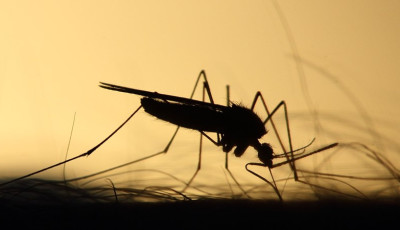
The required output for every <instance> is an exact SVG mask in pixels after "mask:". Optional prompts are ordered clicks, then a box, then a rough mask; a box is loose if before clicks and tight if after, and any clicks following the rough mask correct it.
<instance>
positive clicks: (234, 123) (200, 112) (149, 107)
mask: <svg viewBox="0 0 400 230" xmlns="http://www.w3.org/2000/svg"><path fill="white" fill-rule="evenodd" d="M201 77H203V78H204V82H203V96H202V101H199V100H194V99H192V97H193V95H194V93H195V91H196V88H197V86H198V83H199V81H200V78H201ZM100 87H102V88H105V89H109V90H115V91H120V92H124V93H131V94H137V95H141V96H144V97H143V98H142V99H141V106H139V107H138V108H137V109H136V110H135V111H134V112H133V113H132V114H131V115H130V116H129V117H128V118H127V119H126V121H125V122H123V123H122V124H121V125H120V126H119V127H118V128H117V129H116V130H114V131H113V132H112V133H111V134H110V135H108V136H107V137H106V138H105V139H104V140H103V141H101V142H100V143H99V144H97V145H96V146H94V147H93V148H91V149H90V150H88V151H87V152H85V153H83V154H81V155H78V156H76V157H73V158H71V159H68V160H65V161H63V162H60V163H57V164H54V165H52V166H49V167H47V168H44V169H41V170H39V171H36V172H33V173H30V174H27V175H25V176H22V177H19V178H16V179H13V180H11V181H8V182H5V183H2V184H0V187H1V186H5V185H7V184H10V183H13V182H16V181H19V180H22V179H24V178H27V177H30V176H32V175H35V174H38V173H40V172H43V171H46V170H48V169H51V168H54V167H57V166H59V165H63V164H65V163H67V162H70V161H72V160H75V159H78V158H80V157H83V156H89V155H90V154H92V153H93V152H94V151H95V150H96V149H98V148H99V147H100V146H101V145H103V144H104V143H105V142H106V141H107V140H108V139H110V138H111V137H112V136H113V135H114V134H115V133H116V132H118V130H119V129H121V128H122V127H123V126H124V125H125V124H126V123H127V122H128V121H129V120H130V119H131V118H132V117H133V116H134V115H135V114H136V113H137V112H138V111H139V110H140V109H141V108H142V107H143V108H144V110H145V111H146V112H147V113H149V114H151V115H153V116H155V117H157V118H159V119H161V120H164V121H167V122H170V123H172V124H175V125H177V128H176V130H175V132H174V134H173V135H172V137H171V139H170V141H169V142H168V144H167V146H166V147H165V149H164V150H162V151H160V152H158V153H155V154H153V155H150V156H147V157H144V158H141V159H138V160H135V161H134V162H138V161H142V160H145V159H148V158H151V157H154V156H156V155H159V154H162V153H166V152H167V151H168V149H169V147H170V145H171V144H172V142H173V140H174V138H175V136H176V134H177V132H178V130H179V128H180V127H184V128H188V129H194V130H198V131H199V132H200V146H201V144H202V137H203V136H204V137H206V138H207V139H209V140H210V141H211V142H212V143H214V144H215V145H217V146H222V150H223V151H224V152H225V153H226V158H225V168H226V169H227V171H228V172H229V173H230V175H231V177H232V179H233V180H234V181H235V183H236V184H237V185H238V186H239V187H240V184H239V183H238V182H237V181H236V179H235V178H234V176H233V175H232V173H231V172H230V171H229V169H228V154H227V153H228V152H230V151H231V150H232V149H233V148H235V150H234V154H235V156H237V157H240V156H242V155H243V154H244V152H245V151H246V149H247V148H248V147H249V146H252V147H253V148H254V149H256V150H257V152H258V159H259V160H260V161H261V162H262V163H254V162H251V163H247V164H246V170H247V171H248V172H250V173H252V174H253V175H255V176H257V177H258V178H260V179H262V180H264V181H265V182H267V183H268V184H269V185H271V186H272V187H273V189H274V190H275V192H276V194H277V195H278V197H279V199H280V200H282V197H281V195H280V192H279V190H278V189H277V186H276V183H275V180H274V179H273V175H272V172H271V169H272V168H275V167H279V166H281V165H284V164H289V165H290V167H291V169H292V171H293V175H294V179H295V180H298V176H297V172H296V167H295V161H296V160H299V159H301V158H304V157H307V156H310V155H312V154H315V153H317V152H321V151H323V150H326V149H329V148H332V147H334V146H336V145H337V143H333V144H331V145H327V146H325V147H323V148H320V149H318V150H315V151H312V152H309V153H306V154H303V153H300V154H296V156H295V154H294V152H297V151H299V150H304V149H305V148H307V147H308V146H309V145H311V143H312V142H311V143H310V144H308V145H307V146H305V147H302V148H300V149H297V150H293V148H292V141H291V135H290V128H289V119H288V113H287V108H286V103H285V102H284V101H281V102H280V103H279V104H278V106H276V107H275V109H274V110H272V112H270V111H269V110H268V107H267V106H266V103H265V100H264V98H263V96H262V94H261V93H260V92H257V93H256V95H255V97H254V100H253V103H252V106H251V107H250V108H245V107H243V106H240V105H236V104H234V103H232V102H230V100H229V87H227V102H228V103H227V105H226V106H223V105H218V104H215V103H214V100H213V98H212V94H211V90H210V86H209V83H208V81H207V77H206V74H205V72H204V71H201V72H200V74H199V76H198V77H197V80H196V83H195V86H194V89H193V91H192V94H191V96H190V98H184V97H177V96H171V95H166V94H160V93H157V92H149V91H144V90H138V89H132V88H127V87H123V86H118V85H113V84H109V83H102V82H101V83H100ZM206 94H207V96H208V98H209V101H210V102H205V101H204V100H205V95H206ZM259 99H260V100H261V102H262V105H263V107H264V109H265V111H266V113H267V115H268V116H267V118H266V119H265V120H264V121H262V120H261V118H260V117H259V116H258V115H256V114H255V113H254V111H253V110H254V107H255V105H256V103H257V101H258V100H259ZM281 107H283V108H284V112H285V121H286V130H287V135H288V142H289V151H286V149H285V146H284V145H283V143H282V140H281V138H280V136H279V134H278V132H277V130H276V128H275V125H274V122H273V120H272V116H273V115H274V114H275V112H276V111H277V110H278V109H279V108H281ZM268 121H269V122H271V125H272V128H273V129H274V132H275V134H276V136H277V138H278V141H279V143H280V145H281V148H282V150H283V153H282V154H275V153H274V151H273V150H272V148H271V146H270V145H269V144H268V143H260V141H259V139H260V138H261V137H263V136H264V135H265V134H266V133H267V130H266V128H265V125H266V123H267V122H268ZM206 132H207V133H208V132H211V133H216V134H217V139H216V140H214V139H213V138H211V137H210V136H209V135H208V134H207V133H206ZM201 151H202V150H201V148H200V150H199V161H198V166H197V170H196V171H195V173H194V175H193V176H192V177H191V179H190V180H189V182H188V183H187V184H186V187H185V188H184V189H183V191H184V190H185V189H186V188H187V187H188V186H189V185H190V183H191V182H192V181H193V179H194V178H195V177H196V175H197V173H198V172H199V170H200V167H201ZM278 157H285V158H286V160H285V161H283V162H280V163H276V164H273V159H274V158H278ZM249 165H256V166H262V167H267V168H268V169H269V171H270V174H271V177H272V180H273V183H271V182H269V181H268V180H267V179H265V178H264V177H262V176H260V175H259V174H257V173H255V172H253V171H252V170H250V169H249V168H248V166H249ZM122 166H123V165H122ZM120 167H121V166H120ZM115 168H117V167H115ZM110 170H111V169H110ZM107 171H108V170H107ZM240 188H241V187H240ZM242 191H243V192H245V191H244V190H243V189H242Z"/></svg>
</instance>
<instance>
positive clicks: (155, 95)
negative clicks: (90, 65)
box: [99, 82, 227, 109]
mask: <svg viewBox="0 0 400 230" xmlns="http://www.w3.org/2000/svg"><path fill="white" fill-rule="evenodd" d="M99 86H100V87H101V88H104V89H109V90H114V91H119V92H123V93H131V94H136V95H141V96H145V97H149V98H156V99H161V100H167V101H175V102H179V103H183V104H189V105H202V106H208V107H213V108H216V109H225V108H227V107H226V106H223V105H217V104H212V103H208V102H204V101H198V100H194V99H190V98H185V97H177V96H172V95H168V94H161V93H157V92H150V91H145V90H140V89H132V88H128V87H124V86H119V85H114V84H110V83H104V82H100V85H99Z"/></svg>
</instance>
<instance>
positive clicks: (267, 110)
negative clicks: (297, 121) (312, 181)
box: [251, 92, 298, 181]
mask: <svg viewBox="0 0 400 230" xmlns="http://www.w3.org/2000/svg"><path fill="white" fill-rule="evenodd" d="M259 99H260V100H261V102H262V105H263V107H264V109H265V111H266V112H267V115H268V117H267V118H266V119H265V121H264V125H265V124H266V123H267V122H268V121H270V122H271V125H272V128H273V130H274V133H275V136H276V137H277V139H278V141H279V144H280V146H281V148H282V150H283V152H285V153H287V152H288V151H286V148H285V146H284V145H283V141H282V139H281V137H280V135H279V133H278V130H277V128H276V126H275V123H274V121H273V120H272V116H273V115H274V114H275V113H276V111H277V110H278V109H279V108H280V107H283V109H284V112H285V121H286V130H287V135H288V141H289V152H290V157H289V156H288V155H287V154H286V159H287V160H288V161H289V162H290V163H289V165H290V167H291V169H292V171H293V174H294V179H295V180H296V181H297V180H298V176H297V171H296V166H295V163H294V161H291V159H293V158H294V155H293V147H292V137H291V135H290V126H289V117H288V112H287V106H286V103H285V101H281V102H280V103H279V104H278V105H277V106H276V107H275V109H274V110H273V111H272V112H270V111H269V109H268V107H267V104H266V103H265V100H264V97H263V96H262V94H261V93H260V92H257V93H256V96H255V97H254V100H253V103H252V106H251V110H253V109H254V107H255V105H256V103H257V101H258V100H259Z"/></svg>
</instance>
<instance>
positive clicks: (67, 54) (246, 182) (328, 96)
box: [0, 0, 400, 198]
mask: <svg viewBox="0 0 400 230" xmlns="http://www.w3.org/2000/svg"><path fill="white" fill-rule="evenodd" d="M0 18H1V20H0V30H1V34H2V35H1V36H0V118H1V119H0V157H1V161H0V175H1V178H2V180H4V181H6V180H9V179H12V178H15V177H19V176H22V175H24V174H27V173H30V172H32V171H35V170H39V169H41V168H44V167H47V166H49V165H52V164H55V163H57V162H60V161H63V160H64V159H65V158H66V157H67V158H70V157H73V156H77V155H79V154H81V153H84V152H86V151H87V150H89V149H90V148H92V147H93V146H95V145H96V144H98V143H99V142H100V141H102V140H103V139H104V138H105V137H106V136H107V135H109V134H110V133H111V132H112V131H113V130H114V129H115V128H117V127H118V125H120V124H121V123H122V122H123V121H124V120H125V119H126V118H127V117H128V116H129V114H130V113H132V112H133V111H134V110H135V109H136V108H137V107H138V106H139V105H140V96H136V95H129V94H123V93H119V92H113V91H108V90H105V89H102V88H100V87H98V83H99V82H100V81H102V82H108V83H114V84H118V85H123V86H127V87H131V88H136V89H143V90H148V91H157V92H159V93H165V94H171V95H176V96H182V97H188V96H189V95H190V93H191V91H192V89H193V86H194V82H195V80H196V77H197V76H198V74H199V72H200V71H201V70H203V69H204V70H205V71H206V73H207V77H208V80H209V82H210V86H211V90H212V93H213V96H214V99H215V100H216V102H217V103H219V104H223V105H224V104H226V89H225V87H226V85H230V87H231V101H233V102H235V103H241V104H243V105H245V106H250V105H251V103H252V101H253V99H254V95H255V93H256V92H257V91H260V92H262V94H263V96H264V98H265V99H266V102H267V104H268V106H269V109H270V110H272V109H273V108H274V107H275V106H276V105H277V104H278V103H279V102H280V101H282V100H284V101H286V103H287V105H288V110H289V111H288V112H289V121H290V127H291V134H292V141H293V145H294V148H295V149H296V148H300V147H302V146H305V145H307V144H308V143H310V141H311V140H312V139H313V138H316V141H315V142H314V143H313V145H311V146H310V147H309V148H307V152H309V151H311V150H314V149H317V148H318V147H322V146H325V145H327V144H330V143H333V142H339V143H341V145H340V146H339V147H337V148H335V149H330V150H327V151H324V152H321V153H318V154H316V155H314V156H312V157H309V158H307V159H303V160H301V161H299V163H298V164H299V167H300V169H301V168H302V169H304V170H308V171H309V172H310V173H308V174H307V173H306V172H303V173H304V174H302V175H304V181H306V182H307V183H310V184H311V183H313V184H314V183H315V184H317V185H318V186H320V187H322V188H327V189H325V190H326V191H325V192H327V191H328V190H333V191H334V192H333V194H336V193H344V194H349V195H350V196H356V197H364V196H367V197H373V198H374V197H380V196H397V195H398V192H399V189H398V185H397V184H398V182H397V180H396V178H397V175H398V174H397V171H396V170H395V169H396V168H398V167H399V164H398V162H399V152H398V150H399V142H398V141H397V138H396V137H397V136H398V134H399V128H398V127H399V125H400V120H399V117H400V110H399V108H398V101H399V99H400V92H399V90H398V86H399V83H400V65H399V64H400V43H399V41H400V31H399V28H398V22H399V21H400V3H399V2H398V1H390V0H385V1H379V2H378V1H351V2H349V1H334V2H332V1H301V2H298V1H290V0H289V1H286V0H284V1H279V2H278V1H264V0H262V1H246V2H243V1H218V2H216V1H201V2H200V1H89V0H86V1H66V2H59V1H2V2H1V3H0ZM197 92H198V93H197V94H196V95H195V97H196V98H197V99H200V97H201V95H200V92H201V90H198V91H197ZM260 105H261V104H258V106H257V109H256V112H257V114H259V115H260V116H261V117H263V118H265V117H266V114H265V110H263V108H262V107H261V106H260ZM283 115H284V114H283V110H280V112H279V113H278V114H277V115H276V118H275V120H274V121H275V122H276V124H277V126H278V128H279V133H280V135H281V136H282V138H283V139H284V140H285V143H286V145H287V134H286V133H285V120H284V116H283ZM73 123H74V126H72V124H73ZM72 128H73V132H72V136H71V142H70V145H69V148H68V143H69V139H70V134H71V129H72ZM267 128H268V130H270V132H269V133H268V134H267V135H266V136H265V137H263V141H264V142H268V143H271V145H272V146H273V147H274V149H275V151H276V152H277V153H282V152H283V150H282V149H281V148H280V145H279V143H278V142H277V141H276V138H275V135H274V132H273V131H272V129H271V127H270V126H268V127H267ZM174 130H175V127H174V126H173V125H170V124H167V123H165V122H162V121H158V120H156V119H155V118H154V117H151V116H149V115H147V114H146V113H145V112H144V111H143V110H142V111H140V112H139V113H138V114H136V115H135V116H134V117H133V118H132V120H131V121H130V122H129V123H128V124H127V125H126V126H125V127H124V128H123V129H122V130H121V131H120V132H119V133H117V134H116V135H115V136H114V137H112V138H111V139H110V140H109V141H108V142H107V143H105V144H104V145H103V146H102V147H101V148H99V149H98V150H97V151H96V152H94V153H93V154H92V155H91V156H89V157H87V158H86V157H85V158H81V159H78V160H76V161H74V162H71V163H69V164H67V165H66V167H65V171H63V170H64V169H63V167H58V168H55V169H52V170H49V171H46V172H44V173H41V174H38V175H35V176H34V177H35V178H46V179H56V180H62V179H63V178H64V176H65V178H67V179H68V178H76V177H80V176H85V175H90V174H92V173H95V172H99V171H102V170H105V169H109V168H112V167H115V166H118V165H122V164H125V163H128V162H132V161H135V160H137V159H141V158H143V157H146V156H148V155H151V154H154V153H157V152H159V151H161V150H163V149H164V148H165V146H166V145H167V143H168V141H169V140H170V138H171V136H172V134H173V132H174ZM354 142H357V143H361V144H362V145H360V144H352V143H354ZM203 143H204V146H203V156H202V159H203V161H202V170H201V171H200V173H199V175H198V177H197V178H196V179H195V181H194V182H193V184H192V185H193V186H191V187H190V188H189V189H188V190H187V192H188V193H189V194H200V195H204V196H214V195H215V194H219V195H217V196H223V197H226V196H228V197H229V196H231V195H232V194H243V191H241V190H240V189H238V187H237V186H236V185H235V183H234V182H233V180H232V179H231V178H230V176H229V175H228V174H227V172H226V171H225V170H224V159H225V155H224V154H223V152H222V150H221V149H220V148H217V147H216V146H214V145H213V144H212V143H210V142H209V141H207V140H206V139H205V140H204V141H203ZM366 147H368V148H366ZM198 148H199V134H198V132H195V131H191V130H183V129H181V130H180V131H179V133H178V135H177V137H176V139H175V140H174V142H173V144H172V146H171V148H170V150H169V152H168V153H167V154H165V155H160V156H156V157H154V158H151V159H147V160H144V161H140V162H136V163H132V164H130V165H129V166H126V167H122V168H120V169H118V170H114V171H111V172H108V174H102V175H99V176H98V177H97V178H92V179H93V181H89V182H86V183H89V184H90V183H94V182H96V183H100V184H109V180H107V179H106V178H108V179H110V180H111V181H113V182H114V184H115V185H116V187H118V186H127V187H129V186H130V187H146V186H166V187H169V188H174V189H176V190H180V189H182V188H183V187H184V182H187V181H188V180H189V179H190V177H191V176H192V175H193V173H194V171H195V169H196V165H197V159H198V154H197V153H198ZM67 149H68V154H67ZM371 156H372V157H371ZM373 156H379V157H377V158H376V159H378V158H379V159H381V158H384V159H387V162H391V163H392V164H394V166H393V167H392V166H388V165H387V164H386V163H382V162H386V161H380V162H376V161H374V160H371V158H373ZM257 161H258V160H257V155H256V152H255V151H254V150H252V149H249V150H248V151H247V152H246V153H245V155H244V156H242V157H241V158H234V157H233V156H231V157H230V168H231V170H232V172H233V174H234V175H235V178H236V179H237V180H238V182H239V184H241V185H242V186H243V188H244V190H246V191H247V192H248V193H249V194H251V193H254V194H255V195H250V196H251V197H275V198H276V196H275V195H274V192H273V190H272V188H271V187H270V186H268V185H267V184H266V183H265V182H263V181H261V180H260V179H259V178H256V177H255V176H253V175H251V174H250V173H248V172H246V170H245V168H244V165H245V164H246V163H248V162H257ZM388 168H390V169H388ZM154 170H160V171H154ZM257 170H259V172H260V174H262V175H263V176H264V177H265V178H267V179H268V180H271V177H270V175H269V173H268V171H267V170H266V169H263V168H261V169H257ZM317 172H323V173H335V174H340V175H343V176H344V177H342V179H341V180H345V179H346V180H349V181H346V182H343V181H340V182H339V183H337V182H338V177H337V176H332V175H324V176H322V175H320V174H317ZM273 173H274V177H275V179H276V180H277V181H278V189H279V190H280V191H282V193H283V194H284V197H285V198H290V197H292V198H296V196H297V197H299V196H304V197H305V198H315V197H316V195H315V194H316V193H318V192H317V191H316V190H318V189H320V188H318V187H316V186H310V185H307V184H305V183H299V182H294V181H293V179H290V178H292V177H293V173H291V170H290V168H289V167H288V166H287V165H286V166H282V167H279V168H277V169H274V170H273ZM112 174H118V175H112ZM171 175H173V176H174V177H172V176H171ZM349 177H358V179H355V178H352V179H349ZM361 177H365V178H364V179H360V178H361ZM372 177H373V178H374V179H373V180H372V179H371V178H372ZM314 180H317V181H314ZM74 183H77V185H82V186H83V182H81V181H75V182H74ZM80 183H81V184H80ZM350 185H351V186H350ZM353 187H356V188H357V189H354V188H353ZM299 189H301V190H299ZM323 190H324V189H322V191H321V193H323V194H325V192H324V191H323ZM331 192H332V191H330V192H328V193H331ZM300 194H301V195H300ZM239 196H241V195H239Z"/></svg>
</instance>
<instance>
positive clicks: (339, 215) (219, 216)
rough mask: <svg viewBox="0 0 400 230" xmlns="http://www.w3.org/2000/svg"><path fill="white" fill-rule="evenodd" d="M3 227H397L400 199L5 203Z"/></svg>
mask: <svg viewBox="0 0 400 230" xmlns="http://www.w3.org/2000/svg"><path fill="white" fill-rule="evenodd" d="M0 211H1V216H0V220H1V225H0V226H1V228H2V229H11V228H13V229H16V228H17V227H27V228H39V227H41V228H42V227H44V228H51V229H96V228H97V229H98V228H102V229H105V228H107V229H116V228H124V229H125V228H127V229H160V228H162V229H167V228H168V229H222V228H223V229H232V228H233V229H278V228H279V229H289V228H290V229H295V228H296V229H297V228H307V229H310V228H311V229H362V228H365V227H367V228H369V229H371V228H374V229H378V228H379V229H383V228H384V229H388V228H394V229H396V228H397V227H398V226H399V225H400V224H399V222H400V203H399V202H394V201H392V202H389V201H385V202H376V201H374V202H371V201H362V202H359V201H338V200H331V201H317V202H289V203H279V202H276V201H254V200H197V201H179V202H158V203H130V204H121V203H113V204H99V203H93V204H88V203H86V204H77V203H74V204H64V205H40V204H35V205H29V206H28V205H24V204H21V203H19V204H15V205H13V204H10V203H7V202H6V204H2V205H1V207H0Z"/></svg>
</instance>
